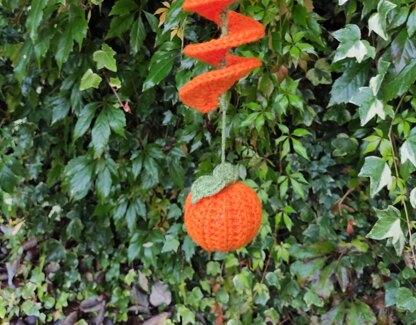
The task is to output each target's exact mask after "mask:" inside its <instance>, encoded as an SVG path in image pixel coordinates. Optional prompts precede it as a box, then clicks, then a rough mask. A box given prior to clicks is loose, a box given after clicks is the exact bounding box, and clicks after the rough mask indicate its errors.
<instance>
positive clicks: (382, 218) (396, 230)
mask: <svg viewBox="0 0 416 325" xmlns="http://www.w3.org/2000/svg"><path fill="white" fill-rule="evenodd" d="M375 211H376V215H377V218H378V219H379V220H378V221H377V222H376V224H375V225H374V227H373V229H371V231H370V232H369V233H368V235H367V237H368V238H371V239H376V240H382V239H386V238H391V241H392V244H393V245H394V248H395V250H396V253H397V255H401V253H402V251H403V248H404V243H405V237H404V233H403V230H402V228H401V225H400V211H399V210H397V209H396V208H395V207H394V206H391V205H389V206H388V208H387V209H385V210H378V209H375Z"/></svg>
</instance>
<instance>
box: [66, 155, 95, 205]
mask: <svg viewBox="0 0 416 325" xmlns="http://www.w3.org/2000/svg"><path fill="white" fill-rule="evenodd" d="M92 173H93V163H92V162H91V160H90V159H89V158H88V157H87V156H80V157H77V158H74V159H72V160H70V161H69V163H68V165H67V166H66V167H65V172H64V175H65V181H66V183H67V184H68V185H69V193H70V195H71V197H72V198H73V199H74V200H81V199H82V198H84V197H85V196H86V195H87V193H88V191H89V190H90V188H91V184H92Z"/></svg>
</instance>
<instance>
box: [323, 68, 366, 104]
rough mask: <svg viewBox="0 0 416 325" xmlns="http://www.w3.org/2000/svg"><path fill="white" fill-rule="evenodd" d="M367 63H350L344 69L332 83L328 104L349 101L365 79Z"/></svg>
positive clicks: (363, 83)
mask: <svg viewBox="0 0 416 325" xmlns="http://www.w3.org/2000/svg"><path fill="white" fill-rule="evenodd" d="M367 74H368V64H356V63H353V64H352V63H350V64H348V65H346V66H345V71H344V73H343V74H342V76H341V77H339V78H338V79H337V80H336V81H335V82H334V84H333V86H332V90H331V99H330V101H329V106H333V105H336V104H342V103H349V101H350V100H351V98H353V97H354V96H355V95H356V94H357V93H358V91H359V89H360V87H362V86H364V85H365V82H366V81H367Z"/></svg>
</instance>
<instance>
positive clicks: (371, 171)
mask: <svg viewBox="0 0 416 325" xmlns="http://www.w3.org/2000/svg"><path fill="white" fill-rule="evenodd" d="M358 176H361V177H369V178H370V195H371V197H374V196H375V195H376V194H377V193H378V192H380V190H381V189H382V188H383V187H384V186H387V188H390V187H391V185H392V182H393V177H392V176H391V170H390V167H389V166H388V165H387V163H386V162H385V161H384V160H383V159H381V158H379V157H367V158H365V162H364V165H363V167H362V168H361V171H360V173H359V175H358Z"/></svg>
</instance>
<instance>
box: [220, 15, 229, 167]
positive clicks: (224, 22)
mask: <svg viewBox="0 0 416 325" xmlns="http://www.w3.org/2000/svg"><path fill="white" fill-rule="evenodd" d="M228 32H229V31H228V8H224V10H223V11H222V12H221V37H224V36H227V35H228ZM226 55H227V53H226V54H225V56H224V58H223V59H222V61H221V63H220V69H224V68H225V67H226V66H227V56H226ZM219 105H220V109H221V112H222V125H221V163H225V146H226V141H227V134H226V129H227V107H228V103H227V92H225V93H223V94H222V95H221V97H220V100H219Z"/></svg>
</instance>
